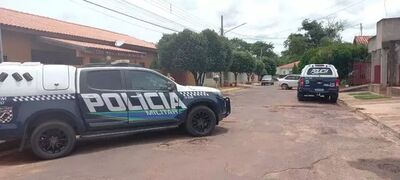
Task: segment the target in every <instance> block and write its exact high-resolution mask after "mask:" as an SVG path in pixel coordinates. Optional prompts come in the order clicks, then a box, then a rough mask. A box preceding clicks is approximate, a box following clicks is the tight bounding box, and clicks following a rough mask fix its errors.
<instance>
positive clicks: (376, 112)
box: [339, 92, 400, 138]
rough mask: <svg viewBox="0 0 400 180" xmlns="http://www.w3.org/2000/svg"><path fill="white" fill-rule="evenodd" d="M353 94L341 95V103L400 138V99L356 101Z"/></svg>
mask: <svg viewBox="0 0 400 180" xmlns="http://www.w3.org/2000/svg"><path fill="white" fill-rule="evenodd" d="M353 93H354V92H352V93H341V94H340V95H339V99H340V103H342V104H344V105H346V106H348V107H350V108H351V109H352V110H354V111H356V112H358V113H361V114H362V115H364V116H366V117H367V118H368V120H369V121H370V122H371V123H373V124H375V125H377V126H379V127H381V128H384V129H387V130H389V131H391V132H392V133H393V134H394V135H395V136H396V137H398V138H400V98H380V99H370V100H362V99H356V98H354V96H352V95H351V94H353Z"/></svg>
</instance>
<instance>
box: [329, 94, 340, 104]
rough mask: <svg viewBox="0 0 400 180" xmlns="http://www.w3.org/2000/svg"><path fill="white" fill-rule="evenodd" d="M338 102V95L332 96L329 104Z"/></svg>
mask: <svg viewBox="0 0 400 180" xmlns="http://www.w3.org/2000/svg"><path fill="white" fill-rule="evenodd" d="M337 100H338V95H331V96H329V102H331V103H337Z"/></svg>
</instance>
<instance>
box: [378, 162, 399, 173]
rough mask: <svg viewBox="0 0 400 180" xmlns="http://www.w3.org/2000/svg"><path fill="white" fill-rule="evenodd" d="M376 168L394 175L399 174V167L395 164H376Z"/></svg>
mask: <svg viewBox="0 0 400 180" xmlns="http://www.w3.org/2000/svg"><path fill="white" fill-rule="evenodd" d="M378 168H379V169H382V170H384V171H389V172H391V173H396V174H397V173H399V172H400V167H399V166H397V165H395V164H388V163H385V164H378Z"/></svg>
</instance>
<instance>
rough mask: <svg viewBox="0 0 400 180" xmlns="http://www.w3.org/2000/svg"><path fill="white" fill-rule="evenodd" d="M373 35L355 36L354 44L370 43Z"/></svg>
mask: <svg viewBox="0 0 400 180" xmlns="http://www.w3.org/2000/svg"><path fill="white" fill-rule="evenodd" d="M371 37H372V36H355V37H354V40H353V44H359V45H368V40H369V39H370V38H371Z"/></svg>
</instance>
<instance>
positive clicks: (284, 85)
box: [281, 84, 289, 90]
mask: <svg viewBox="0 0 400 180" xmlns="http://www.w3.org/2000/svg"><path fill="white" fill-rule="evenodd" d="M281 87H282V89H284V90H288V89H289V86H288V85H287V84H282V85H281Z"/></svg>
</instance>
